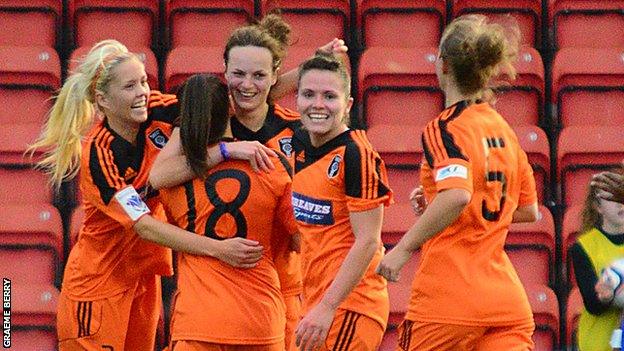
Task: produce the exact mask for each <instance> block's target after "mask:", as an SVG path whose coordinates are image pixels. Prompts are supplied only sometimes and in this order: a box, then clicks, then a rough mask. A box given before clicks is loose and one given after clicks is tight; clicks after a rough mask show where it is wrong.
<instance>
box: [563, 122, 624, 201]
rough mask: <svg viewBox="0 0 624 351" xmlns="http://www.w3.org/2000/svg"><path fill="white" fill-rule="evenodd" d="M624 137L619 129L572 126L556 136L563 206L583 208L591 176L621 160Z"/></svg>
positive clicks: (616, 164)
mask: <svg viewBox="0 0 624 351" xmlns="http://www.w3.org/2000/svg"><path fill="white" fill-rule="evenodd" d="M622 145H624V133H622V131H621V129H620V128H619V127H616V128H614V127H611V126H595V125H585V126H572V127H567V128H564V129H563V130H562V131H561V134H560V135H559V144H558V151H557V160H558V162H557V164H558V167H559V170H558V172H557V174H558V176H559V177H560V178H559V179H560V183H561V199H562V203H563V204H564V205H566V206H571V205H574V204H582V203H583V200H584V198H585V195H586V193H587V186H588V184H589V181H590V179H591V176H592V175H593V174H595V173H598V172H600V171H602V170H606V169H610V168H613V167H616V166H618V165H619V164H620V163H621V162H622V160H623V159H624V149H623V148H622Z"/></svg>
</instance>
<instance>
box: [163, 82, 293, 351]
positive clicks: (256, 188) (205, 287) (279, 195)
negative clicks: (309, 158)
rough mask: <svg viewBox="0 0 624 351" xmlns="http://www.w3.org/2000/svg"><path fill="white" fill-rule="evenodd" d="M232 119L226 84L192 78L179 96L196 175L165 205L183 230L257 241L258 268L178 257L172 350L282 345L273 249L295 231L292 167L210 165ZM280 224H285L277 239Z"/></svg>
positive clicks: (166, 197)
mask: <svg viewBox="0 0 624 351" xmlns="http://www.w3.org/2000/svg"><path fill="white" fill-rule="evenodd" d="M228 120H229V116H228V92H227V88H226V86H225V85H224V84H223V83H221V82H220V81H219V79H218V78H216V77H214V76H211V75H194V76H192V77H191V78H189V79H188V80H187V82H186V83H185V85H184V88H183V92H182V98H181V109H180V141H181V144H182V149H183V153H184V156H185V157H186V160H187V163H188V165H189V167H190V169H192V170H193V173H194V174H195V179H193V180H191V181H188V182H186V183H184V184H182V185H179V186H175V187H172V188H168V189H163V190H161V196H162V202H163V205H164V207H165V212H166V214H167V217H168V218H169V220H170V221H171V222H173V223H175V224H176V225H177V226H179V227H181V228H186V229H187V230H189V231H194V232H196V233H198V235H200V236H206V237H209V238H212V239H216V240H225V239H228V238H234V237H238V238H245V239H247V240H254V241H257V242H258V243H259V244H260V246H261V247H263V248H264V250H263V251H262V257H261V259H260V260H259V261H257V262H256V263H254V267H253V268H252V269H237V268H234V267H231V266H229V265H226V264H222V263H221V262H220V261H218V260H215V259H212V258H210V257H202V256H196V255H192V254H190V255H187V254H185V253H180V254H179V255H178V256H177V258H178V262H177V263H178V264H177V268H178V272H177V273H178V290H177V292H176V295H175V300H174V301H175V302H174V305H173V316H172V322H171V340H172V350H173V351H185V350H215V351H225V350H232V351H235V350H246V351H283V350H284V328H285V323H286V321H285V306H284V300H283V298H282V294H281V291H280V284H279V279H278V276H277V271H276V268H275V263H274V260H273V257H272V252H273V250H274V247H273V245H275V243H281V242H290V235H292V234H294V233H296V228H295V224H294V219H293V217H292V207H291V205H290V202H291V198H290V196H291V195H290V194H291V190H290V187H291V178H290V169H289V168H290V166H289V164H288V162H287V161H286V160H285V159H278V158H274V159H273V160H272V161H273V163H274V164H275V165H276V167H275V170H273V171H272V172H271V173H270V174H269V173H266V172H258V173H257V172H254V170H253V169H252V167H251V166H250V164H249V163H248V162H244V161H237V160H226V161H224V162H221V163H219V164H218V165H217V166H214V167H211V168H209V167H208V166H207V164H206V149H207V148H208V147H210V146H211V145H220V146H221V145H223V142H224V140H227V138H228V137H231V133H230V130H229V128H228ZM274 227H279V228H281V229H283V231H282V232H280V233H279V236H276V235H277V234H275V230H274Z"/></svg>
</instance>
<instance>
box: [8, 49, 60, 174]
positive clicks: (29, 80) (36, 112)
mask: <svg viewBox="0 0 624 351" xmlns="http://www.w3.org/2000/svg"><path fill="white" fill-rule="evenodd" d="M60 82H61V68H60V62H59V58H58V55H57V54H56V51H54V50H53V49H51V48H48V47H14V46H13V47H11V46H0V103H1V104H2V106H3V108H2V109H1V110H0V164H14V165H15V164H24V163H31V161H30V160H26V159H24V158H23V153H24V151H26V148H27V147H28V145H29V144H31V143H32V142H33V141H34V140H35V139H36V138H37V136H38V135H39V133H40V132H41V127H42V126H43V123H44V121H45V119H46V113H47V111H48V109H49V108H50V107H51V105H50V101H49V100H48V99H49V98H50V97H51V96H52V93H53V91H54V90H56V89H58V87H59V86H60Z"/></svg>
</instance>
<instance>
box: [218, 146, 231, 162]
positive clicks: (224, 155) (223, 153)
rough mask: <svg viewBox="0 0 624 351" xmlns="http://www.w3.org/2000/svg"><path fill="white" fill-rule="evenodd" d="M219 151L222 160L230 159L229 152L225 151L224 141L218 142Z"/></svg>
mask: <svg viewBox="0 0 624 351" xmlns="http://www.w3.org/2000/svg"><path fill="white" fill-rule="evenodd" d="M219 151H221V157H223V160H224V161H227V160H229V159H230V153H229V152H228V151H227V148H226V147H225V143H224V142H220V143H219Z"/></svg>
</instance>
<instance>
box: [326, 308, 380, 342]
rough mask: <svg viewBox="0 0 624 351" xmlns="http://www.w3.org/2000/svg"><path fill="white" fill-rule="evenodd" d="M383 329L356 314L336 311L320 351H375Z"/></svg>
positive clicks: (375, 322)
mask: <svg viewBox="0 0 624 351" xmlns="http://www.w3.org/2000/svg"><path fill="white" fill-rule="evenodd" d="M383 334H384V328H383V327H382V326H381V325H380V324H379V323H378V322H377V321H375V320H374V319H372V318H370V317H367V316H365V315H363V314H359V313H357V312H353V311H349V310H343V309H338V311H336V316H335V317H334V321H333V323H332V325H331V328H330V329H329V333H328V334H327V339H325V348H321V351H330V350H341V351H347V350H348V351H370V350H377V349H378V348H379V345H380V344H381V339H382V338H383Z"/></svg>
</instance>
